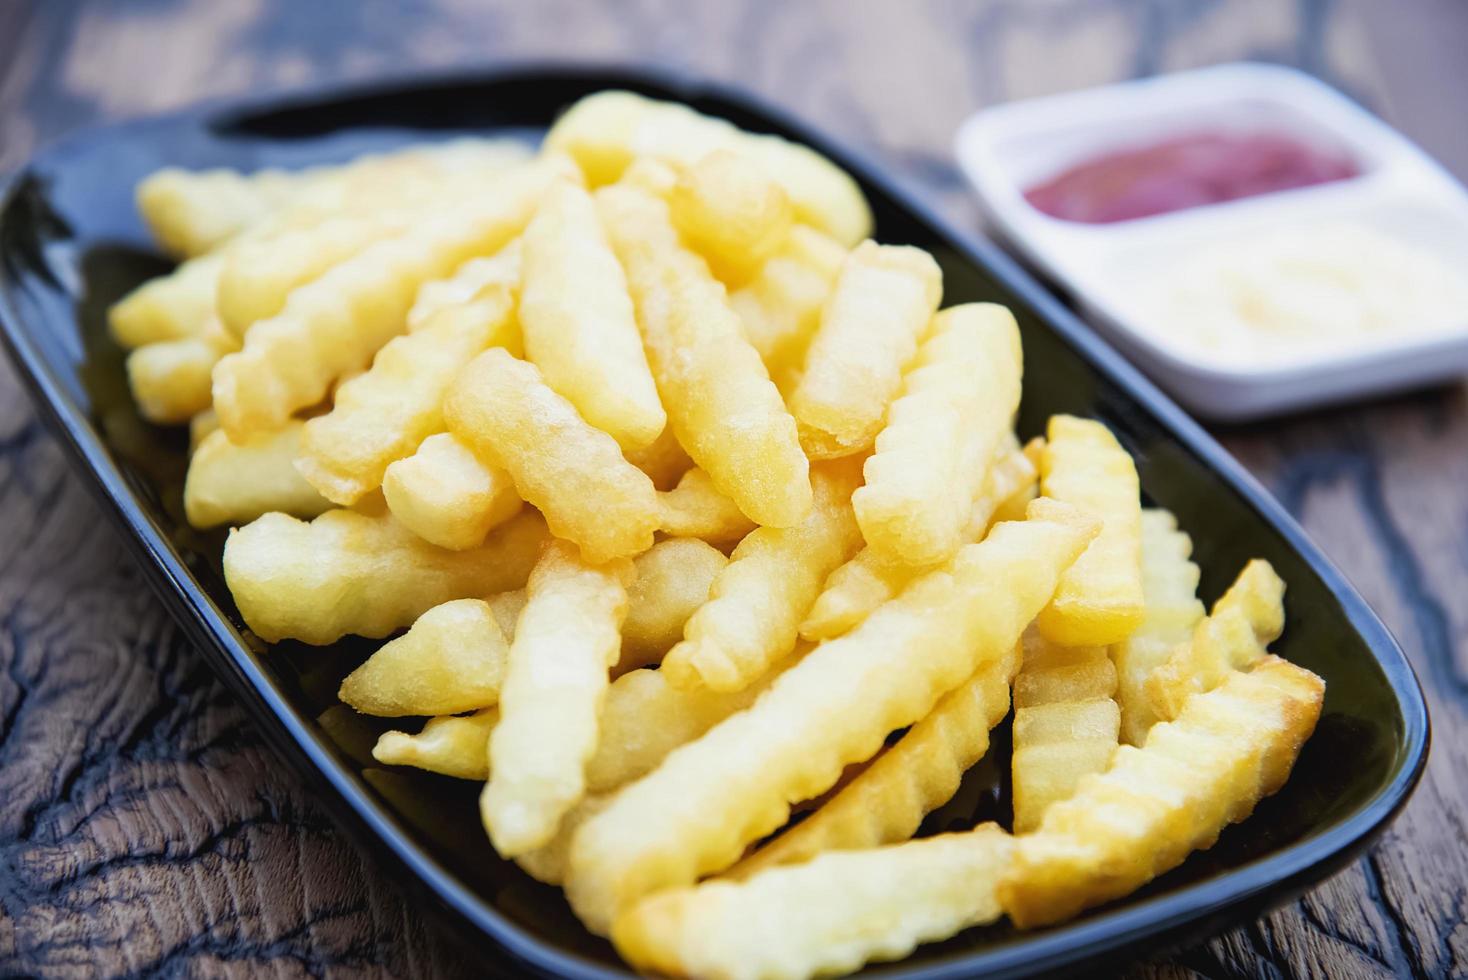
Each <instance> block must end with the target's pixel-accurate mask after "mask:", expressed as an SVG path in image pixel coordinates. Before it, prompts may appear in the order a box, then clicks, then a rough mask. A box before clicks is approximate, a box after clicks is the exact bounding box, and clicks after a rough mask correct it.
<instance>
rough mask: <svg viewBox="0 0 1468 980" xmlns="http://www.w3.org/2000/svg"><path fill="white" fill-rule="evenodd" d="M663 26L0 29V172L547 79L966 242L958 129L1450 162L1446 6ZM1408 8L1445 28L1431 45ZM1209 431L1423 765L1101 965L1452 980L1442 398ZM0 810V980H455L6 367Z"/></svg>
mask: <svg viewBox="0 0 1468 980" xmlns="http://www.w3.org/2000/svg"><path fill="white" fill-rule="evenodd" d="M685 6H690V7H691V5H683V4H679V3H677V2H674V0H666V2H654V0H644V2H639V3H627V4H615V5H614V4H606V5H600V4H593V3H591V2H585V3H578V2H572V0H557V2H542V3H534V4H532V3H520V4H512V3H509V2H504V3H495V4H476V3H472V2H469V0H455V2H446V3H444V4H443V5H442V7H441V9H438V10H434V11H429V10H424V9H419V8H418V7H416V6H412V7H410V6H408V5H402V6H399V5H396V4H388V3H376V2H370V0H363V2H361V3H340V4H335V3H324V4H314V3H313V4H306V3H302V4H297V3H292V2H290V0H258V2H229V3H223V2H220V3H209V4H202V3H201V4H199V5H197V6H188V5H185V4H182V3H178V2H170V0H153V2H137V3H132V4H127V5H124V4H104V3H100V2H97V3H74V2H54V0H52V2H46V3H39V2H38V3H35V4H32V5H26V4H23V3H19V2H12V3H9V4H4V5H0V73H3V74H0V127H3V128H0V133H3V141H0V168H5V169H9V168H13V167H15V166H18V165H19V164H20V163H21V162H22V161H23V159H24V157H25V156H26V154H28V153H29V151H30V150H31V149H32V148H33V147H35V146H37V145H39V144H41V143H44V142H46V141H48V140H50V139H52V138H54V137H56V136H58V135H60V134H61V133H63V132H66V131H68V130H70V129H73V128H75V127H77V126H81V125H85V124H87V123H91V122H94V121H97V120H102V119H111V118H119V117H126V116H131V115H136V114H142V113H147V112H151V111H155V110H161V109H166V108H169V107H172V106H177V105H180V104H183V103H187V102H191V101H194V100H195V99H199V98H203V97H209V96H220V95H226V94H232V93H240V92H259V91H261V90H272V89H287V88H292V87H296V86H300V85H304V84H307V83H310V82H313V81H318V80H330V79H339V78H348V77H354V78H355V77H366V76H371V75H377V74H381V73H402V72H405V71H407V70H409V69H412V68H416V67H445V66H450V65H460V64H462V65H468V64H483V63H486V62H492V61H503V60H512V59H525V58H534V57H550V56H554V57H560V58H573V59H589V60H610V59H623V60H626V59H638V60H647V61H652V62H661V63H667V64H673V65H677V66H680V67H684V68H688V69H693V70H697V71H700V72H703V73H706V74H709V75H712V76H714V77H716V78H720V79H725V80H735V81H740V82H743V83H745V84H747V85H749V86H751V87H753V88H754V89H757V90H758V91H760V92H761V93H763V94H764V95H766V96H769V97H772V98H774V99H776V100H778V101H780V102H782V103H784V104H785V105H787V106H789V107H790V108H791V109H793V110H795V111H797V112H798V113H800V114H802V115H803V116H805V117H806V118H808V119H811V120H814V121H815V122H816V123H818V124H819V125H821V126H824V127H825V128H827V129H828V130H830V131H832V132H833V133H835V134H836V135H838V136H840V137H842V138H845V139H847V140H849V141H852V142H854V143H856V144H857V145H859V146H863V147H865V148H867V149H868V150H870V151H872V152H874V153H875V154H876V155H877V156H878V157H879V158H881V159H884V160H885V161H886V162H887V163H888V164H889V165H890V166H891V168H892V169H893V170H894V171H895V172H896V173H898V174H899V175H902V176H904V177H906V178H907V179H909V180H910V181H911V182H912V183H913V184H915V185H916V186H917V187H919V188H920V189H921V190H922V191H924V192H926V193H928V194H930V195H933V196H935V197H936V198H938V199H939V201H940V203H941V204H942V205H943V206H944V207H945V208H947V209H948V210H949V212H950V213H951V214H953V215H954V216H955V217H956V218H957V219H958V220H962V221H975V220H977V219H976V217H975V216H974V214H973V209H972V206H971V204H970V202H969V200H968V198H967V196H966V194H965V190H964V187H963V185H962V182H961V180H960V178H959V176H958V174H957V172H956V171H955V169H954V166H953V164H952V162H951V155H950V151H949V145H950V139H951V137H952V134H953V130H954V127H955V126H956V124H957V123H958V121H959V120H960V119H961V118H962V117H963V116H965V115H966V114H967V113H969V112H970V111H972V110H973V109H975V108H976V107H978V106H981V105H984V104H987V103H991V102H995V101H998V100H1002V99H1008V98H1014V97H1019V96H1025V95H1035V94H1040V93H1043V92H1049V91H1055V90H1060V89H1068V88H1074V87H1078V86H1082V85H1088V84H1093V83H1098V82H1103V81H1109V80H1113V79H1117V78H1122V77H1127V76H1131V75H1135V74H1138V73H1148V72H1153V71H1161V70H1168V69H1175V68H1183V67H1188V66H1193V65H1198V64H1205V63H1210V62H1214V61H1221V60H1230V59H1235V58H1241V57H1260V58H1267V59H1271V60H1279V61H1285V62H1289V63H1294V64H1298V65H1300V66H1302V67H1304V68H1307V69H1309V70H1310V71H1313V72H1315V73H1317V74H1319V75H1321V76H1322V77H1324V78H1326V79H1327V80H1329V81H1331V82H1333V83H1335V84H1338V85H1340V86H1342V87H1343V88H1345V89H1346V90H1347V91H1349V92H1351V93H1353V94H1355V95H1357V96H1358V97H1360V98H1362V99H1364V100H1365V101H1366V102H1368V103H1369V104H1372V105H1374V106H1375V107H1376V108H1378V109H1379V110H1380V111H1382V112H1384V113H1385V114H1387V115H1388V116H1390V117H1392V118H1394V119H1400V120H1402V122H1403V124H1404V125H1409V128H1414V129H1416V131H1417V132H1419V134H1421V136H1422V137H1423V139H1424V141H1425V142H1427V143H1428V144H1429V146H1430V147H1432V146H1436V147H1438V148H1439V150H1440V152H1442V153H1444V154H1445V155H1449V158H1448V162H1449V165H1450V166H1454V167H1455V168H1457V169H1458V170H1459V172H1460V173H1462V172H1463V170H1464V169H1465V168H1468V148H1465V147H1464V145H1463V144H1464V142H1465V141H1464V139H1463V135H1462V134H1463V127H1462V126H1461V116H1460V115H1457V114H1458V113H1461V99H1460V98H1458V97H1457V96H1452V97H1450V98H1448V99H1447V101H1446V103H1445V104H1444V107H1443V111H1442V112H1441V113H1437V114H1434V112H1433V108H1434V107H1435V106H1437V105H1438V104H1439V103H1438V101H1437V100H1435V99H1431V98H1428V97H1427V96H1429V95H1431V94H1433V93H1435V92H1437V91H1439V90H1440V89H1441V85H1442V84H1443V82H1444V81H1449V82H1451V81H1454V80H1456V81H1457V82H1458V83H1459V84H1460V85H1461V81H1462V74H1461V66H1460V65H1458V64H1457V59H1458V58H1460V57H1461V44H1462V38H1463V37H1464V36H1465V35H1464V34H1462V33H1458V34H1456V35H1454V34H1453V33H1452V30H1453V29H1454V28H1456V29H1457V30H1459V31H1461V29H1462V28H1463V26H1464V20H1465V19H1468V18H1465V16H1464V8H1463V7H1462V5H1461V4H1457V5H1456V6H1454V5H1453V4H1451V3H1450V2H1448V0H1424V2H1421V3H1411V4H1391V5H1386V4H1377V5H1375V6H1373V5H1372V4H1370V2H1369V0H1365V2H1361V3H1356V4H1351V5H1348V6H1342V5H1340V4H1336V3H1331V2H1330V0H1298V2H1289V0H1258V2H1243V0H1232V2H1210V0H1186V2H1183V0H1178V2H1169V3H1164V2H1161V0H1153V2H1144V0H1107V2H1089V0H1085V2H1083V0H1057V2H1047V3H1043V4H1042V3H1030V2H1021V0H1010V2H995V3H982V4H981V3H968V4H965V3H961V2H958V0H952V2H940V0H932V2H924V3H882V2H880V0H872V2H862V3H855V4H852V3H844V2H840V0H830V2H823V3H780V2H770V3H756V4H750V5H745V4H735V3H719V4H713V3H710V4H706V5H701V6H699V7H697V8H696V9H684V8H685ZM1429 8H1435V9H1436V10H1437V13H1438V14H1439V15H1440V16H1441V17H1443V18H1456V21H1451V20H1442V21H1437V20H1426V19H1425V18H1426V16H1427V13H1428V12H1429ZM1455 38H1456V39H1455ZM1455 69H1456V70H1458V72H1459V73H1458V74H1456V75H1454V74H1453V71H1454V70H1455ZM1453 107H1456V108H1453ZM1453 153H1456V154H1458V155H1457V156H1451V154H1453ZM1220 435H1221V436H1222V437H1223V439H1224V441H1225V442H1226V443H1227V444H1228V446H1229V447H1230V448H1231V449H1232V450H1233V451H1234V452H1235V453H1236V454H1238V456H1239V457H1240V458H1241V459H1242V460H1243V461H1244V462H1245V464H1247V465H1248V466H1249V467H1250V468H1251V469H1253V471H1254V472H1255V473H1257V474H1258V475H1259V476H1260V477H1261V478H1262V479H1263V480H1264V481H1265V482H1266V483H1267V484H1268V485H1269V486H1271V487H1272V488H1273V489H1274V491H1275V492H1276V493H1277V494H1278V495H1279V496H1280V497H1281V499H1283V500H1284V502H1285V504H1286V505H1287V506H1288V507H1289V508H1290V510H1291V511H1293V512H1294V513H1295V514H1296V515H1298V516H1299V518H1300V519H1301V520H1302V521H1303V522H1304V524H1305V526H1306V527H1307V528H1308V529H1309V530H1310V531H1311V532H1312V533H1313V534H1314V535H1315V536H1316V538H1317V540H1319V541H1320V542H1321V544H1322V545H1323V546H1324V547H1325V550H1326V551H1327V552H1329V553H1330V554H1331V556H1332V557H1333V558H1334V559H1335V560H1336V561H1337V562H1338V563H1339V564H1340V565H1341V566H1342V567H1343V568H1344V569H1345V570H1346V572H1347V574H1349V575H1350V577H1351V578H1352V579H1353V580H1354V581H1355V582H1356V583H1357V585H1358V586H1359V587H1360V589H1361V590H1362V592H1363V593H1364V594H1365V595H1366V597H1367V598H1368V599H1369V600H1370V601H1371V602H1372V604H1373V605H1374V606H1375V607H1376V608H1377V610H1378V611H1379V612H1380V613H1381V615H1382V616H1383V617H1384V618H1385V619H1386V621H1387V623H1388V624H1389V625H1390V626H1391V628H1392V629H1393V630H1394V631H1395V633H1396V635H1397V636H1398V637H1399V638H1400V639H1401V641H1402V644H1403V645H1404V646H1405V647H1406V649H1407V651H1408V653H1409V655H1410V656H1411V657H1412V659H1413V662H1414V663H1415V665H1416V667H1417V670H1418V672H1419V674H1420V676H1421V678H1422V681H1423V683H1424V684H1425V685H1426V687H1427V689H1428V698H1429V700H1430V702H1431V707H1432V713H1433V721H1434V725H1435V728H1436V738H1435V739H1434V742H1435V745H1434V749H1433V755H1432V761H1431V764H1430V766H1429V768H1428V771H1427V775H1426V777H1425V778H1424V780H1423V782H1422V785H1421V787H1420V789H1419V790H1418V791H1417V795H1416V797H1415V798H1414V799H1413V801H1412V803H1411V804H1410V805H1409V806H1408V807H1407V809H1406V811H1405V813H1404V814H1403V816H1402V818H1401V819H1400V820H1399V821H1398V822H1397V823H1396V825H1395V826H1394V827H1393V828H1392V829H1391V830H1390V831H1389V832H1388V833H1387V835H1386V837H1385V839H1384V840H1383V841H1382V842H1381V844H1380V845H1379V846H1377V847H1376V848H1375V849H1374V850H1372V851H1371V852H1370V853H1369V854H1368V855H1367V856H1366V857H1365V858H1364V859H1363V860H1361V861H1359V862H1357V863H1356V864H1355V865H1353V866H1352V867H1351V868H1350V869H1349V870H1347V871H1345V872H1344V873H1342V874H1340V875H1339V876H1338V877H1336V878H1335V879H1333V880H1331V881H1329V882H1327V883H1326V884H1324V885H1323V886H1321V887H1320V888H1318V889H1316V890H1315V891H1314V892H1313V893H1311V894H1310V895H1308V896H1306V897H1305V898H1304V899H1302V900H1301V901H1299V902H1297V903H1295V904H1294V905H1292V906H1290V907H1288V908H1286V909H1284V910H1282V911H1280V912H1277V913H1275V914H1273V915H1271V916H1269V917H1268V918H1265V919H1262V920H1260V921H1258V922H1256V923H1253V924H1251V925H1249V926H1247V927H1245V928H1242V929H1239V930H1237V931H1235V932H1233V933H1230V934H1228V935H1226V936H1223V937H1221V938H1219V939H1216V940H1214V941H1212V942H1210V943H1208V944H1206V945H1202V946H1198V947H1196V948H1193V949H1189V950H1185V951H1181V952H1175V953H1169V954H1165V955H1162V956H1160V957H1159V958H1158V959H1156V960H1155V961H1153V962H1149V963H1137V964H1134V965H1133V966H1132V967H1130V969H1129V971H1128V972H1129V974H1131V975H1136V976H1180V975H1184V974H1187V973H1194V974H1200V975H1204V976H1208V977H1242V976H1250V977H1252V976H1268V977H1286V976H1311V977H1322V976H1330V977H1334V978H1339V977H1346V976H1376V975H1397V976H1401V975H1407V974H1422V975H1437V976H1445V975H1452V974H1459V975H1462V974H1463V973H1464V972H1465V971H1468V924H1465V911H1468V840H1465V836H1468V835H1465V830H1464V816H1463V813H1464V810H1465V807H1468V779H1465V773H1468V749H1465V748H1464V744H1465V741H1464V739H1465V736H1468V603H1463V602H1458V601H1455V600H1453V599H1452V596H1453V595H1461V593H1460V592H1459V590H1460V589H1462V588H1463V587H1464V585H1465V584H1468V493H1465V490H1464V487H1465V486H1468V454H1465V453H1464V448H1465V446H1468V401H1465V397H1464V389H1463V388H1462V387H1453V388H1450V389H1446V390H1440V391H1437V392H1431V393H1425V394H1419V395H1414V396H1410V397H1406V398H1401V399H1397V400H1394V401H1390V402H1385V403H1378V404H1372V405H1363V406H1360V407H1353V408H1348V409H1342V410H1339V411H1332V412H1326V413H1320V414H1317V415H1312V416H1309V417H1305V418H1300V419H1295V420H1291V421H1287V422H1277V423H1271V424H1267V425H1259V426H1255V427H1251V428H1246V429H1238V430H1232V431H1227V432H1223V433H1220ZM1341 764H1342V765H1350V764H1351V760H1349V759H1343V760H1341ZM0 801H3V802H0V973H3V974H6V975H11V974H31V973H45V974H54V975H74V976H90V975H95V974H98V973H127V974H152V973H164V974H169V975H174V974H182V975H204V976H214V975H247V974H248V975H255V974H269V975H275V976H286V977H292V976H298V975H310V976H318V975H327V974H329V975H355V974H363V975H378V974H392V975H405V976H429V975H434V976H436V975H444V974H458V973H461V972H469V970H470V966H471V964H470V963H468V962H467V961H465V960H463V959H461V958H460V954H459V953H458V952H456V951H455V949H454V947H452V946H451V945H450V944H449V943H448V942H447V941H446V940H445V939H444V938H443V937H442V936H441V935H439V934H438V933H437V932H436V931H435V929H434V928H432V927H430V926H428V925H427V924H425V922H424V921H423V919H422V918H421V917H420V916H419V914H418V912H417V911H415V910H414V909H412V908H409V907H408V906H407V905H405V903H404V902H403V900H402V899H401V898H400V897H399V895H398V893H397V892H396V891H395V890H394V889H393V887H392V886H391V885H389V884H388V883H387V882H386V881H385V880H384V879H383V877H382V875H381V874H380V873H379V871H378V870H377V869H376V868H375V867H374V866H373V863H372V861H371V860H370V859H369V858H367V857H366V856H365V855H364V854H363V853H362V852H361V851H359V850H358V849H356V848H355V847H354V846H353V845H352V844H351V843H350V842H348V841H347V840H346V839H345V838H344V837H343V836H342V835H341V834H340V833H339V832H338V830H337V829H336V827H335V826H334V825H333V824H332V823H331V822H330V821H329V820H328V819H327V817H326V816H325V814H324V813H323V811H322V809H321V808H320V807H319V806H318V804H317V803H316V802H315V801H314V800H313V799H312V797H311V795H310V794H309V793H308V792H307V791H306V790H305V789H304V788H303V787H302V785H301V783H299V782H298V781H297V779H296V778H295V777H294V776H293V775H291V774H290V773H288V772H284V771H282V769H281V766H280V765H279V763H278V761H277V760H276V758H275V757H274V756H273V755H272V754H271V753H270V752H269V751H268V750H267V749H266V748H265V746H264V744H263V743H262V740H261V737H260V735H259V733H258V732H257V731H256V730H255V729H254V727H253V726H252V725H251V724H250V723H249V722H248V721H247V720H246V718H245V716H244V713H243V712H242V710H241V709H240V708H239V707H238V706H237V705H236V704H235V703H234V701H233V700H232V699H231V698H230V696H229V695H227V694H226V693H225V691H224V689H223V688H222V687H221V686H220V685H219V684H218V683H216V682H215V680H214V679H213V677H212V676H211V675H210V673H209V671H208V669H207V668H206V667H205V665H204V663H203V661H202V660H201V658H200V657H199V656H198V655H197V654H196V653H195V651H193V650H192V649H190V648H189V646H188V644H187V643H185V642H184V640H183V639H182V637H181V636H180V634H179V632H178V630H177V629H176V628H175V627H174V625H173V623H172V622H170V621H169V619H168V618H167V616H166V615H165V614H164V612H163V610H162V607H161V606H159V604H158V603H157V602H156V601H154V599H153V598H152V597H151V596H150V595H149V594H148V593H147V592H146V590H145V589H144V588H143V586H142V581H141V578H140V576H139V574H138V571H137V570H136V569H135V568H134V567H133V565H132V563H131V561H130V560H129V559H128V558H126V557H125V556H124V553H123V549H122V547H121V545H120V543H119V541H118V540H117V538H116V536H115V534H114V532H113V531H112V530H111V529H110V527H109V526H108V525H106V524H105V523H104V522H103V521H102V520H101V518H100V515H99V513H98V511H97V508H96V506H95V505H94V504H93V503H92V501H91V500H90V499H88V498H87V497H86V496H85V495H84V492H83V490H82V487H81V485H80V483H79V482H78V481H77V480H76V479H75V478H74V477H73V475H72V474H71V472H70V471H69V470H68V469H67V467H66V465H65V464H64V462H63V460H62V456H61V452H60V451H59V449H58V448H57V447H56V446H55V445H54V444H53V442H52V440H51V438H50V437H49V436H48V435H47V434H46V433H45V432H44V431H43V430H42V428H41V427H40V425H39V424H38V422H37V420H36V417H35V415H34V413H33V411H32V409H31V406H30V405H29V404H28V403H27V401H26V399H25V397H24V395H23V394H22V393H21V392H20V390H19V387H18V385H17V383H16V380H15V378H14V375H13V373H12V370H11V369H10V367H9V366H8V364H5V363H4V362H3V361H0ZM472 966H473V972H476V973H483V969H484V968H483V965H482V964H478V963H476V964H472Z"/></svg>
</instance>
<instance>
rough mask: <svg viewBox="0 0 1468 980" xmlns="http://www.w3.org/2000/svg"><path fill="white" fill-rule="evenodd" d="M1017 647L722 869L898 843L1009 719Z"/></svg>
mask: <svg viewBox="0 0 1468 980" xmlns="http://www.w3.org/2000/svg"><path fill="white" fill-rule="evenodd" d="M1019 662H1020V651H1019V645H1018V644H1016V645H1015V647H1014V648H1013V649H1012V650H1011V652H1010V654H1009V655H1008V656H1006V657H1000V658H999V659H997V660H994V661H992V662H990V663H988V664H985V665H984V666H982V667H980V668H979V670H978V672H977V673H975V674H974V675H973V676H972V677H970V678H969V679H968V680H966V681H964V682H963V683H962V684H960V685H959V686H958V687H956V688H954V689H953V690H952V691H949V692H948V693H947V694H945V695H944V696H943V699H942V700H941V701H939V702H938V703H937V704H936V705H934V707H933V710H932V711H930V712H929V713H928V715H927V716H926V717H925V718H923V720H922V721H919V722H918V723H917V724H915V725H913V726H912V728H911V729H910V730H909V731H908V732H907V734H905V735H903V736H902V738H900V739H899V740H898V742H897V744H896V745H894V746H892V747H891V748H889V749H887V750H886V751H884V752H883V753H882V754H880V755H878V756H877V757H876V759H875V761H873V762H872V764H871V765H869V766H867V767H866V768H865V769H864V770H862V772H861V773H860V774H859V775H857V776H856V778H854V779H853V780H852V781H851V782H849V783H848V784H847V785H846V786H845V788H843V789H842V790H841V791H840V792H839V793H837V794H836V795H835V796H834V797H832V798H831V799H829V800H827V801H826V802H825V803H823V804H822V805H821V807H820V808H819V809H818V810H816V812H815V813H813V814H811V815H810V816H809V817H807V818H806V819H805V820H803V821H801V822H800V823H798V824H796V825H795V826H794V827H791V828H790V829H789V830H787V831H785V832H784V833H783V834H781V835H780V836H779V837H776V838H775V839H774V840H772V841H771V842H770V843H768V844H766V845H765V846H764V847H761V848H760V849H759V850H757V851H755V852H754V853H753V854H751V855H749V856H748V857H746V858H745V859H744V860H742V861H740V862H739V863H738V864H736V865H734V867H732V868H730V869H729V870H728V871H727V872H726V873H725V877H731V878H747V877H749V876H750V875H754V874H758V873H759V872H760V871H763V870H765V869H766V868H771V867H774V866H775V865H778V864H799V863H800V862H802V861H808V860H810V859H811V858H813V857H815V856H816V855H817V854H821V853H823V852H825V851H850V850H860V849H862V848H867V847H879V846H881V845H883V844H894V843H897V842H898V841H904V840H907V839H908V838H910V837H912V835H913V834H915V833H917V829H918V827H919V826H920V825H921V824H922V822H923V818H924V817H926V816H927V815H928V814H929V813H931V812H933V811H934V810H936V809H937V808H938V807H940V806H942V805H943V804H944V803H947V802H948V801H949V800H950V799H952V798H953V794H954V793H956V792H958V784H959V783H960V782H961V781H962V779H963V775H964V773H966V772H968V770H969V768H970V767H972V766H973V765H974V764H975V763H977V762H978V761H979V760H980V759H982V758H983V757H984V753H986V752H987V751H988V750H989V732H990V730H991V729H993V727H994V726H995V725H997V724H999V723H1000V722H1001V721H1003V720H1004V716H1005V715H1007V714H1008V713H1009V684H1010V680H1011V679H1012V678H1013V677H1014V673H1015V670H1016V669H1018V667H1019Z"/></svg>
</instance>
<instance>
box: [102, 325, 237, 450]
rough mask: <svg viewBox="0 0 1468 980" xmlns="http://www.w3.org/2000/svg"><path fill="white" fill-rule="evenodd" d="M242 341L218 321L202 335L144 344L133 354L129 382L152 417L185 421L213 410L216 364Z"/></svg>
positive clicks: (142, 409) (144, 412) (142, 411)
mask: <svg viewBox="0 0 1468 980" xmlns="http://www.w3.org/2000/svg"><path fill="white" fill-rule="evenodd" d="M238 349H239V344H237V343H235V341H234V338H233V337H232V336H230V335H229V334H228V333H226V332H225V330H224V329H223V328H222V327H220V326H219V325H218V323H217V321H214V320H211V321H210V322H208V323H206V324H205V325H204V326H203V327H202V328H201V330H200V332H199V334H198V335H197V336H193V337H184V338H182V339H180V340H159V341H155V342H153V343H151V344H144V345H143V346H141V347H138V348H136V349H134V350H133V351H132V352H131V353H130V354H128V355H127V383H128V388H129V389H131V391H132V394H133V400H134V401H135V402H137V405H138V412H139V413H140V414H141V415H142V416H143V418H145V419H147V420H148V421H149V422H156V423H158V424H160V425H182V424H183V423H185V422H187V421H188V420H189V419H191V418H193V417H194V416H195V415H198V414H199V413H200V412H202V411H204V410H206V409H208V408H209V407H210V405H211V403H212V401H213V396H212V394H211V385H212V375H213V371H214V365H216V364H218V363H219V359H220V358H221V357H223V356H224V355H225V354H228V353H230V352H232V351H235V350H238Z"/></svg>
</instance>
